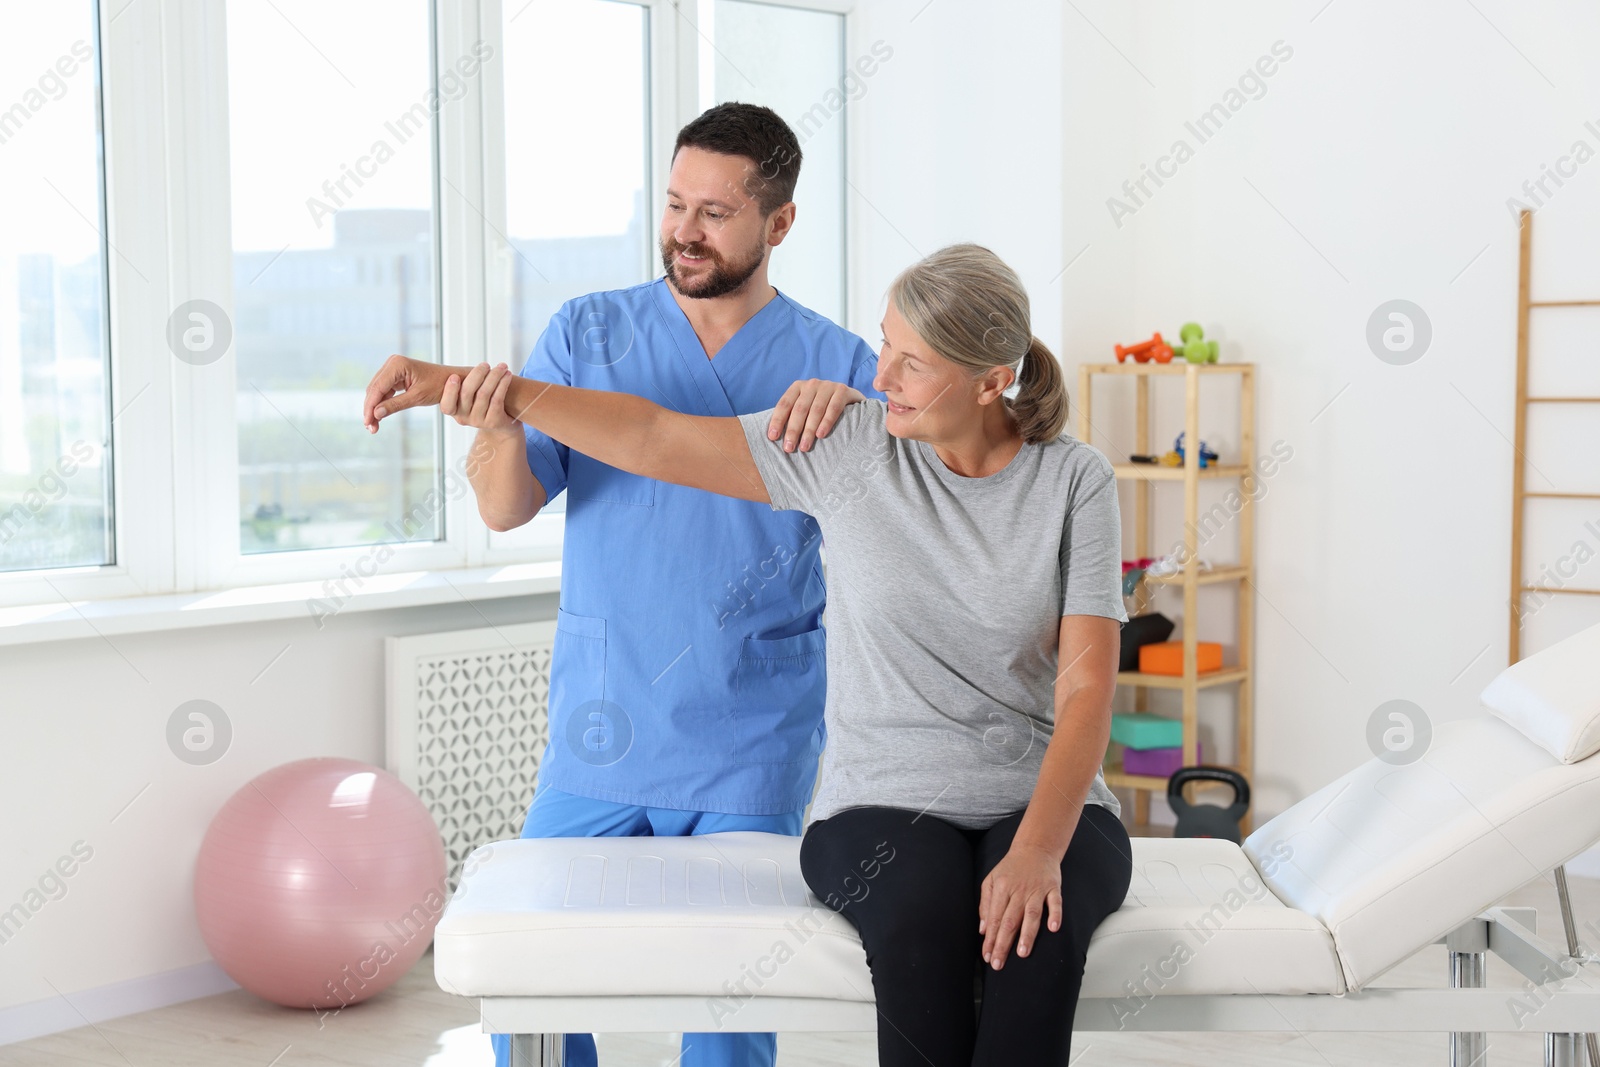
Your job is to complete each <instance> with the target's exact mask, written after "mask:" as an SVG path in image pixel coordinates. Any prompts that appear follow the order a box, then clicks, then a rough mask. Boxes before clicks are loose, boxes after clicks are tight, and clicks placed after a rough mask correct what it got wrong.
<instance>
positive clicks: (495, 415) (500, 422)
mask: <svg viewBox="0 0 1600 1067" xmlns="http://www.w3.org/2000/svg"><path fill="white" fill-rule="evenodd" d="M515 377H516V375H514V374H512V373H511V370H510V368H508V367H507V366H506V365H505V364H504V363H500V364H497V365H496V366H495V367H494V368H493V369H491V368H490V367H489V364H487V363H480V364H478V365H477V366H476V367H473V368H472V370H470V371H468V372H467V376H466V377H465V378H462V377H461V376H460V375H459V374H452V375H450V376H449V377H448V378H447V379H445V383H444V395H443V396H441V397H440V398H439V410H440V411H442V412H444V413H445V414H446V415H454V416H455V418H456V422H458V423H460V424H461V425H462V426H472V427H475V428H476V429H479V430H487V431H488V432H489V433H499V434H515V435H516V436H518V437H521V436H522V424H521V423H520V422H518V421H517V420H516V419H514V418H512V417H511V416H510V415H508V414H506V393H507V392H508V391H509V390H510V387H511V379H512V378H515Z"/></svg>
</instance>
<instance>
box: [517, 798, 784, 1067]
mask: <svg viewBox="0 0 1600 1067" xmlns="http://www.w3.org/2000/svg"><path fill="white" fill-rule="evenodd" d="M802 814H803V810H802V811H791V812H786V813H784V814H782V815H729V814H726V813H724V812H717V811H680V810H678V809H676V808H651V807H645V806H643V805H640V804H617V803H614V802H612V801H609V800H594V799H591V798H590V797H580V796H577V795H575V794H572V793H564V792H562V791H561V790H559V789H551V788H549V787H548V786H546V785H543V784H540V785H538V786H537V787H536V788H535V789H534V791H533V802H532V803H531V804H529V805H528V817H527V820H526V821H525V822H524V823H523V825H522V836H523V837H650V836H654V837H692V836H695V835H697V834H717V833H723V832H724V831H730V830H760V831H764V832H766V833H770V834H788V835H789V836H791V837H798V836H799V834H800V818H801V815H802ZM489 1041H490V1043H491V1044H493V1045H494V1062H495V1067H511V1037H510V1035H509V1034H490V1035H489ZM565 1054H566V1060H565V1063H566V1067H597V1065H598V1060H597V1058H596V1054H595V1047H594V1038H592V1037H590V1036H589V1035H588V1034H568V1035H567V1036H566V1052H565ZM777 1058H778V1035H777V1034H739V1033H727V1034H684V1035H683V1054H682V1057H681V1058H680V1059H679V1061H678V1062H679V1063H680V1064H682V1067H772V1065H773V1063H774V1062H775V1061H776V1060H777Z"/></svg>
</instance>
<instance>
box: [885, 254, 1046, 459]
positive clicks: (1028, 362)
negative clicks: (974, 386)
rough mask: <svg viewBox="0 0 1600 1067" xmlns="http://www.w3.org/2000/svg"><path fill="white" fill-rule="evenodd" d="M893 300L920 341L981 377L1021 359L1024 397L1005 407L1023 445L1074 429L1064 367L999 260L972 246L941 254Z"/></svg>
mask: <svg viewBox="0 0 1600 1067" xmlns="http://www.w3.org/2000/svg"><path fill="white" fill-rule="evenodd" d="M889 299H890V300H891V301H892V302H893V303H894V306H895V307H896V308H897V309H898V310H899V312H900V316H901V318H903V319H905V320H906V325H907V326H910V327H911V329H912V330H914V331H915V332H916V334H917V336H918V337H920V338H922V339H923V340H924V341H926V342H927V343H928V344H929V346H931V347H932V348H933V350H934V351H935V352H937V353H938V354H939V355H941V356H943V357H944V358H945V359H948V360H949V361H950V362H952V363H955V364H958V365H960V366H962V367H966V368H967V369H969V370H970V371H972V373H973V374H974V375H976V374H980V373H982V372H983V371H986V370H988V369H989V368H990V367H1012V366H1015V365H1016V364H1017V361H1018V360H1021V362H1022V368H1021V370H1020V371H1018V374H1017V383H1018V389H1017V395H1016V396H1015V397H1007V398H1006V400H1005V402H1006V406H1007V407H1008V408H1009V409H1010V411H1011V414H1012V415H1013V416H1014V417H1015V418H1016V420H1017V428H1018V429H1019V430H1020V431H1021V433H1022V439H1023V440H1024V441H1026V442H1027V443H1028V444H1039V443H1041V442H1044V441H1053V440H1055V439H1056V438H1057V437H1060V436H1061V433H1062V431H1063V430H1064V429H1065V428H1066V425H1067V387H1066V382H1065V379H1064V378H1063V376H1062V374H1061V364H1059V363H1057V362H1056V357H1055V356H1054V355H1053V354H1052V353H1051V351H1050V349H1049V348H1047V347H1045V343H1044V342H1043V341H1041V340H1039V339H1038V338H1037V337H1035V336H1033V327H1032V325H1031V324H1030V321H1029V318H1028V293H1027V290H1025V289H1024V288H1023V287H1022V279H1020V278H1018V277H1017V272H1016V271H1014V270H1012V269H1011V268H1010V267H1008V266H1006V264H1005V261H1004V260H1002V259H1001V258H1000V257H999V256H997V255H995V254H994V253H993V252H991V251H989V250H988V249H987V248H984V247H983V246H982V245H976V244H970V243H969V244H956V245H950V246H949V247H947V248H941V249H939V251H937V252H935V253H933V254H932V255H930V256H928V257H927V258H925V259H923V260H921V261H919V262H917V263H913V264H912V265H911V266H909V267H907V268H906V269H905V270H903V271H901V272H900V275H899V277H897V278H895V280H894V282H893V284H891V285H890V286H889Z"/></svg>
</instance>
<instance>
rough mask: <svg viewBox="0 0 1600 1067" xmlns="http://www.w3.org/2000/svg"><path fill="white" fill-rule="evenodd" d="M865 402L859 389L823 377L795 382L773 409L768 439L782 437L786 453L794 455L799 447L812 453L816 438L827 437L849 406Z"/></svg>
mask: <svg viewBox="0 0 1600 1067" xmlns="http://www.w3.org/2000/svg"><path fill="white" fill-rule="evenodd" d="M865 399H866V397H865V396H863V395H861V391H860V390H858V389H853V388H851V387H850V386H848V385H845V384H844V383H843V382H829V381H824V380H823V379H821V378H807V379H805V380H804V381H798V382H795V383H794V384H793V385H791V386H789V388H788V389H786V390H785V391H784V394H783V396H782V397H781V398H780V399H779V400H778V404H777V406H776V407H775V408H773V409H772V421H771V422H769V423H768V424H767V440H769V441H776V440H777V439H778V438H779V437H780V436H782V437H783V450H784V451H785V452H793V451H794V450H795V448H796V447H797V446H798V447H799V449H800V451H802V452H809V451H811V446H812V445H813V444H815V443H816V440H817V438H819V437H826V436H828V431H829V430H831V429H833V427H834V424H835V423H837V422H838V421H839V415H840V414H841V413H842V412H843V411H844V409H845V408H846V407H848V406H850V405H851V404H859V403H860V402H861V401H863V400H865Z"/></svg>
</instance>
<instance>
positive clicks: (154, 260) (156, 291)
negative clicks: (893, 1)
mask: <svg viewBox="0 0 1600 1067" xmlns="http://www.w3.org/2000/svg"><path fill="white" fill-rule="evenodd" d="M842 3H843V0H793V4H792V5H790V6H779V5H776V4H767V3H756V2H755V0H695V2H694V3H690V2H688V0H677V2H674V0H505V2H504V3H499V4H491V3H488V2H487V0H225V2H224V3H220V4H219V3H213V2H211V0H171V2H170V3H168V4H158V5H151V4H144V3H118V4H117V5H115V6H114V8H112V9H110V10H103V9H101V8H100V7H99V6H97V4H96V3H94V2H92V0H61V2H59V3H50V4H34V5H22V6H19V7H16V9H15V10H14V11H12V13H11V14H10V15H9V16H8V18H7V23H6V33H5V34H3V35H0V193H3V194H4V195H5V197H6V199H5V200H4V201H3V202H4V203H7V204H9V205H13V207H12V210H10V211H8V212H7V214H6V218H5V221H4V222H3V223H0V605H3V606H23V605H26V606H28V607H29V608H30V609H31V608H38V609H39V611H40V612H41V613H45V614H48V613H50V612H54V611H59V610H60V608H61V602H62V601H63V600H67V601H78V600H101V599H113V598H117V597H127V596H138V595H159V594H164V593H183V592H190V591H203V590H204V591H210V590H218V591H220V590H227V589H231V588H234V587H237V586H245V585H256V584H272V583H282V582H291V581H307V582H312V583H315V584H316V585H317V586H319V587H321V586H326V585H329V584H335V583H348V584H349V586H350V587H351V588H352V589H353V590H359V589H361V588H362V587H363V583H362V582H361V581H355V580H354V579H353V578H352V577H351V576H355V577H358V578H361V579H367V578H373V577H376V576H378V575H382V576H383V577H384V579H385V580H386V581H388V582H390V584H394V583H399V584H404V583H405V582H406V581H407V580H408V579H407V578H406V577H405V575H407V574H409V573H410V572H415V571H420V570H435V569H450V568H458V567H463V566H480V565H492V564H499V563H513V562H524V561H532V560H544V559H553V558H556V557H558V556H559V554H560V544H561V531H562V522H563V518H564V516H563V515H562V514H561V512H562V510H563V503H564V501H563V500H562V499H560V498H558V499H557V500H556V501H554V502H552V503H551V505H550V506H549V507H548V508H547V509H546V512H547V513H546V514H543V515H541V516H540V517H539V518H538V519H536V520H535V521H534V522H533V523H530V524H528V525H527V526H525V527H524V528H522V529H521V530H514V531H509V532H507V533H503V534H501V533H493V532H491V531H489V530H487V529H486V528H485V527H484V524H483V523H482V522H481V521H479V520H478V518H477V507H476V501H475V499H474V497H473V494H472V491H471V489H470V486H468V485H467V479H466V476H465V475H466V472H467V471H468V470H469V469H470V464H469V456H468V452H469V449H470V447H471V444H472V443H473V439H474V438H475V436H476V433H475V431H473V430H471V429H470V428H467V427H462V426H459V425H457V424H456V423H455V421H454V420H452V419H449V418H447V417H441V416H440V414H439V413H438V412H437V411H435V410H434V409H431V408H430V409H423V410H420V411H415V412H405V413H401V414H398V415H396V416H394V417H392V418H391V419H389V420H386V422H385V424H384V427H383V430H382V432H380V433H379V434H377V435H372V434H369V433H367V432H366V430H365V429H364V427H362V425H361V423H360V407H361V402H362V399H363V394H364V391H365V387H366V385H367V383H368V381H369V380H370V379H371V376H372V374H373V373H374V371H375V370H376V369H377V368H378V367H379V366H380V365H381V364H382V362H383V361H384V360H385V359H386V358H388V356H390V355H391V354H394V353H403V354H406V355H409V356H412V357H414V358H418V359H425V360H436V361H437V360H442V361H445V362H449V363H453V364H470V363H477V362H480V361H489V362H499V361H502V360H504V361H505V362H507V363H509V364H511V365H513V366H514V367H515V368H516V369H518V370H520V369H521V367H522V365H523V363H525V362H526V360H527V357H528V355H529V354H530V353H531V351H532V349H533V347H534V345H535V343H536V341H537V339H538V337H539V334H540V333H541V332H542V331H543V330H544V329H545V327H546V326H547V324H548V323H549V320H550V317H551V315H552V314H553V313H554V311H555V310H556V309H557V308H558V307H559V306H560V304H561V303H562V302H563V301H565V300H566V299H568V298H570V297H572V296H575V295H579V294H581V293H584V292H590V291H594V290H598V289H609V288H618V287H626V286H630V285H635V284H638V283H640V282H643V281H647V280H649V279H650V278H653V277H656V276H658V275H659V273H660V264H659V257H658V255H657V252H656V234H657V228H658V225H659V221H660V212H661V205H662V199H663V196H664V188H665V178H666V175H667V171H668V159H667V156H668V155H669V154H670V150H671V145H672V138H673V137H674V136H675V134H676V132H677V130H678V129H679V128H680V127H681V126H682V125H683V124H684V123H686V122H687V121H689V120H690V119H692V118H693V117H694V116H695V115H696V114H698V113H699V111H700V110H702V108H703V107H705V106H709V105H710V104H711V103H713V102H715V101H716V100H724V99H734V98H740V99H755V100H760V101H762V102H765V103H768V104H770V105H771V106H773V107H775V108H776V109H777V110H778V111H779V113H780V114H782V115H784V117H785V118H787V119H788V120H789V122H790V123H791V124H792V125H794V127H795V130H796V132H797V134H799V135H800V137H801V140H802V145H803V147H804V150H805V153H806V160H805V166H804V170H803V174H802V177H801V180H800V186H799V189H798V190H797V198H798V199H799V200H800V202H801V206H802V212H801V219H800V223H799V225H798V226H797V228H796V231H795V233H794V234H793V235H791V237H790V238H789V239H788V240H786V241H785V244H784V248H783V253H782V255H781V256H779V257H777V259H776V260H775V261H774V264H775V265H774V271H773V279H774V282H775V284H777V285H778V286H780V287H781V288H783V289H784V290H785V291H786V292H788V293H790V294H791V295H793V296H794V297H795V298H796V299H798V300H800V301H801V302H802V303H804V304H806V305H808V306H810V307H812V308H814V309H816V310H817V311H818V312H820V313H822V314H826V315H830V316H832V317H834V318H835V319H836V320H837V319H839V318H841V317H842V316H843V314H844V306H845V305H844V292H845V289H844V270H843V266H844V244H843V234H842V226H843V220H844V195H843V193H844V188H845V186H844V183H843V169H842V161H843V146H844V143H845V141H844V133H845V126H844V115H843V114H842V113H841V109H842V105H841V103H840V101H841V99H842V98H841V97H840V96H839V94H838V93H837V92H833V93H830V89H831V88H832V87H833V86H835V85H836V84H837V83H838V79H839V77H840V75H841V72H842V61H843V32H844V30H843V27H844V17H843V16H841V15H840V14H838V13H837V12H836V11H833V10H812V9H809V8H808V7H807V6H806V5H810V6H811V7H823V8H830V9H831V8H836V7H838V6H840V5H841V4H842ZM152 41H159V42H161V43H162V47H159V48H156V47H152V46H151V42H152ZM102 78H103V79H104V89H103V91H102V85H101V80H102ZM752 79H756V80H754V81H752ZM697 85H698V87H699V88H700V89H701V90H702V95H701V96H700V97H697V95H696V87H697ZM19 205H20V208H19V207H18V206H19ZM296 595H298V594H296ZM341 602H342V601H341ZM30 614H31V611H30Z"/></svg>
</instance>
